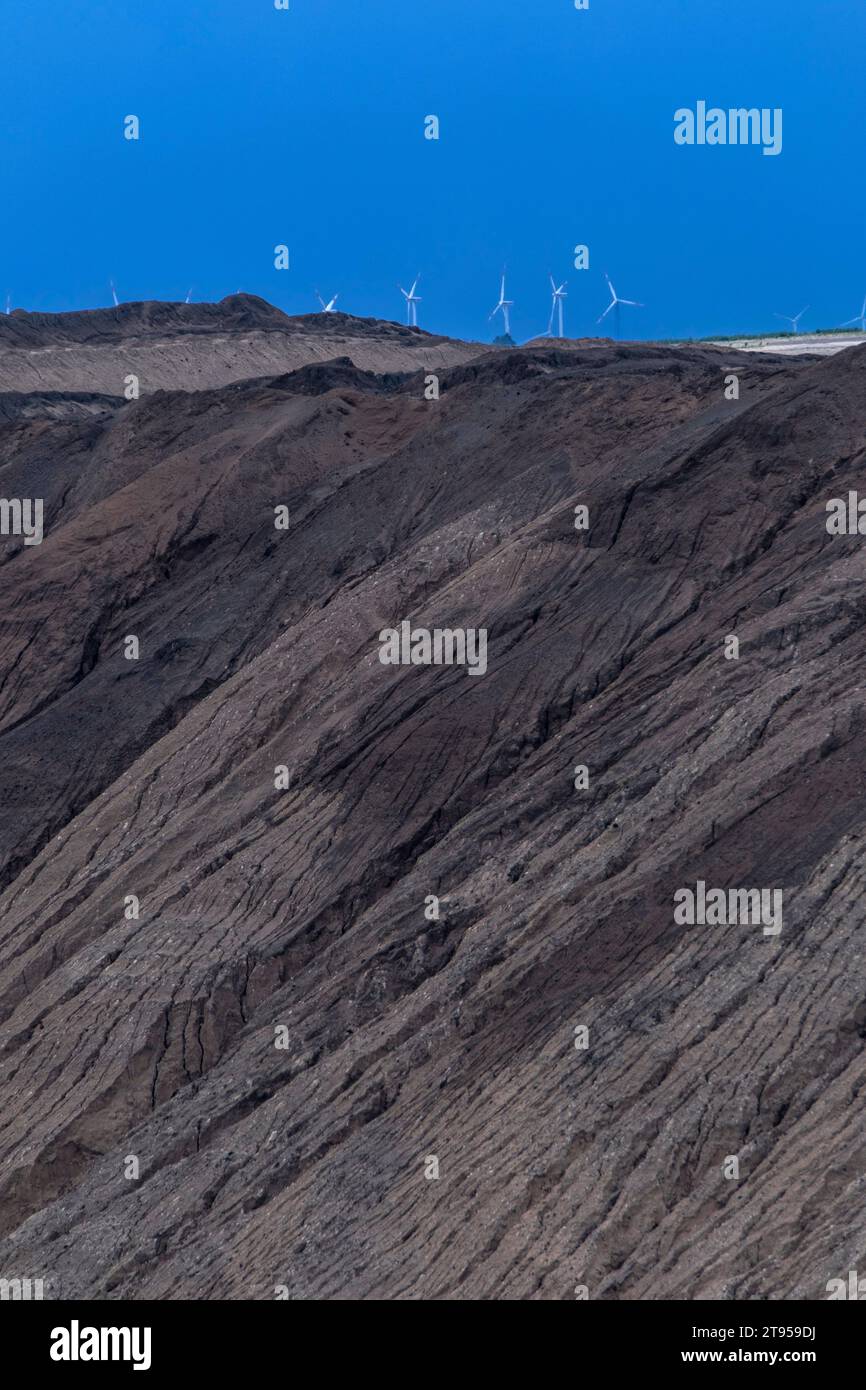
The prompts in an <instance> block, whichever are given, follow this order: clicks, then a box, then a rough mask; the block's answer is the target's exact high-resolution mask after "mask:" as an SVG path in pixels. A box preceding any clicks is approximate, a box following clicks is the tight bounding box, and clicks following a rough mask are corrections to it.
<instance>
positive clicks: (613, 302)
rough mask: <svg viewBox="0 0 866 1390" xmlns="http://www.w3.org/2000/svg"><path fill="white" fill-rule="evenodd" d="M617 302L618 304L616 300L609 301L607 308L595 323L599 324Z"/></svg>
mask: <svg viewBox="0 0 866 1390" xmlns="http://www.w3.org/2000/svg"><path fill="white" fill-rule="evenodd" d="M617 302H618V301H617V300H615V299H612V300H611V301H610V303H609V304H608V306H607V308H606V309H605V311H604V313H603V314H602V315H601V316H600V317H599V318H597V319H596V323H601V320H602V319H606V318H607V316H608V314H609V313H610V311H611V309H612V308H613V306H614V305H615V304H616V303H617Z"/></svg>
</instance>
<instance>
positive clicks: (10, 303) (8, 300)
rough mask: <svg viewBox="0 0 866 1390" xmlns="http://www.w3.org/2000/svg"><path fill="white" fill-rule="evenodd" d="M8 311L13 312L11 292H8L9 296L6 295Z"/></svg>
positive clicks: (8, 312)
mask: <svg viewBox="0 0 866 1390" xmlns="http://www.w3.org/2000/svg"><path fill="white" fill-rule="evenodd" d="M6 312H7V314H11V313H12V296H11V294H7V296H6Z"/></svg>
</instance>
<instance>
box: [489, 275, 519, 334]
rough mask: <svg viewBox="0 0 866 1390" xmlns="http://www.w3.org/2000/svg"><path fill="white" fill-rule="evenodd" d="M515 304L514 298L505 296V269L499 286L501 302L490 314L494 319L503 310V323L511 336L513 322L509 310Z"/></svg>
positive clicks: (490, 317)
mask: <svg viewBox="0 0 866 1390" xmlns="http://www.w3.org/2000/svg"><path fill="white" fill-rule="evenodd" d="M513 305H514V300H513V299H506V298H505V271H504V270H503V272H502V283H501V284H500V286H499V303H498V304H496V305H495V306H494V308H493V309H491V311H490V315H489V319H492V318H493V317H494V315H496V314H498V313H499V311H500V310H501V311H502V321H503V323H504V324H505V332H506V333H507V334H508V336H509V338H510V337H511V323H510V321H509V317H508V310H509V309H511V308H512V307H513ZM489 319H488V322H489Z"/></svg>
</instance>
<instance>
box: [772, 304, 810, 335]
mask: <svg viewBox="0 0 866 1390" xmlns="http://www.w3.org/2000/svg"><path fill="white" fill-rule="evenodd" d="M808 308H809V305H808V304H807V305H806V309H808ZM806 309H801V310H800V312H799V314H795V315H794V317H793V318H792V317H791V315H790V314H774V315H773V318H774V319H784V320H785V322H786V323H789V324H790V325H791V332H792V333H799V332H800V330H799V328H798V327H797V325H798V323H799V322H800V319H801V318H802V317H803V315H804V314H805V312H806Z"/></svg>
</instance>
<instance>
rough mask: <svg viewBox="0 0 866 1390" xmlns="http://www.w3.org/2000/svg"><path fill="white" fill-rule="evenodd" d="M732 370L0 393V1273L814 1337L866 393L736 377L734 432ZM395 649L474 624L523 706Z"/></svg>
mask: <svg viewBox="0 0 866 1390" xmlns="http://www.w3.org/2000/svg"><path fill="white" fill-rule="evenodd" d="M373 336H374V337H375V335H373ZM388 350H389V349H388ZM379 351H382V352H383V353H384V352H385V351H386V348H385V347H381V348H380V347H379V346H375V345H373V346H371V352H373V353H377V352H379ZM69 356H70V358H72V357H73V356H74V354H72V353H70V354H69ZM340 356H343V357H346V356H348V354H346V353H341V354H340ZM732 360H736V355H735V354H733V355H732V354H731V353H730V352H729V351H726V352H724V353H722V352H719V351H716V350H713V349H711V348H707V349H686V348H682V349H676V348H669V347H653V346H636V345H631V346H626V347H616V346H614V345H595V346H593V347H588V348H586V349H574V348H571V349H569V350H561V349H559V348H549V347H532V348H528V349H525V350H513V351H502V352H490V353H487V354H485V355H484V356H482V357H479V358H477V359H476V360H473V361H469V362H466V363H463V364H458V365H455V366H452V367H450V368H448V369H445V370H443V373H442V394H441V398H440V400H438V401H428V400H426V399H425V398H424V381H423V373H422V372H420V371H419V370H418V369H417V364H416V363H415V360H414V358H412V356H411V353H410V356H409V358H408V360H407V359H405V358H404V359H403V362H402V366H395V367H393V368H389V370H390V371H391V372H392V374H391V375H385V376H383V375H382V374H381V373H379V374H375V373H373V372H366V371H364V370H359V366H358V364H357V363H353V362H351V361H342V362H340V361H337V362H328V363H324V364H318V363H313V364H311V365H310V364H308V365H303V366H301V367H299V369H298V370H295V371H290V372H287V373H283V374H280V375H279V376H273V377H270V378H265V379H257V380H250V381H244V382H241V383H239V384H236V385H232V386H226V385H220V386H219V387H215V388H212V389H207V390H201V391H190V390H187V389H184V390H174V391H167V390H161V391H158V392H156V393H154V394H153V395H150V396H147V397H144V398H142V399H141V400H140V401H138V402H131V403H123V402H116V401H115V402H112V401H110V400H108V401H106V400H104V399H102V398H101V397H98V394H97V398H95V399H93V398H84V399H83V398H78V399H71V398H70V399H69V400H68V401H67V402H66V403H65V404H64V402H63V399H62V398H55V397H50V396H47V397H45V398H44V400H41V401H40V400H38V399H37V398H35V397H34V398H33V400H32V402H31V404H30V406H29V407H27V408H25V406H24V405H23V404H22V403H21V402H20V401H19V402H16V401H14V400H11V399H10V402H9V403H8V409H7V414H6V415H5V416H2V415H0V490H2V492H3V495H4V496H19V495H31V494H32V492H33V489H34V488H35V487H36V486H37V485H38V487H39V488H41V489H42V490H43V491H42V492H41V493H40V494H37V495H43V496H44V497H45V499H46V523H45V524H46V534H45V540H44V542H43V544H42V545H41V546H33V547H23V546H22V545H21V543H20V540H15V539H13V538H8V539H5V540H4V541H3V542H2V544H3V546H4V547H5V550H4V563H3V564H2V566H0V574H2V577H3V581H4V593H5V596H6V602H5V604H4V608H3V616H2V622H0V671H2V685H0V756H2V766H3V783H4V795H3V799H2V803H0V844H2V849H3V854H4V863H5V878H4V882H5V888H4V891H3V892H2V896H0V1049H2V1051H0V1057H2V1069H0V1273H5V1272H7V1271H11V1272H15V1273H17V1274H18V1275H19V1276H22V1277H23V1276H26V1275H30V1276H31V1277H43V1278H45V1279H47V1280H48V1288H49V1291H50V1292H51V1294H52V1295H53V1296H64V1297H84V1298H105V1297H108V1298H117V1297H123V1298H154V1297H159V1298H241V1299H269V1298H273V1297H274V1294H275V1290H276V1289H277V1288H278V1287H280V1286H285V1287H286V1288H287V1289H288V1291H289V1294H290V1296H291V1297H293V1298H312V1297H329V1298H335V1297H336V1298H348V1297H356V1298H410V1299H418V1298H427V1299H429V1298H454V1299H555V1300H558V1299H567V1298H570V1297H573V1294H574V1289H575V1287H576V1286H577V1285H579V1284H580V1285H586V1286H587V1288H588V1289H589V1293H590V1296H591V1297H593V1298H624V1299H634V1298H644V1299H657V1298H682V1299H701V1298H708V1297H729V1298H737V1299H756V1298H771V1299H785V1298H789V1297H793V1296H806V1297H814V1298H818V1297H823V1296H824V1288H825V1284H826V1281H827V1279H828V1278H830V1277H835V1276H837V1275H844V1274H845V1272H846V1271H847V1270H848V1269H849V1268H856V1267H857V1261H858V1259H859V1260H860V1261H861V1263H862V1252H863V1249H864V1243H866V1207H864V1203H863V1200H862V1187H863V1177H862V1174H863V1167H864V1159H866V1140H864V1133H863V1125H862V1114H861V1111H862V1107H861V1102H860V1095H861V1092H862V1089H863V1087H864V1085H866V980H864V974H863V948H862V940H863V929H864V917H866V908H864V901H866V899H864V892H863V889H864V870H863V862H864V849H866V781H864V776H863V769H862V747H863V733H864V727H866V717H864V705H866V694H864V682H863V670H864V662H866V600H864V585H863V581H864V552H863V544H864V542H863V539H862V538H861V537H858V536H851V537H830V536H828V534H827V531H826V528H825V512H824V506H825V502H826V500H827V499H828V498H829V497H831V496H846V495H847V490H848V489H849V488H856V487H857V485H858V483H861V482H862V478H863V461H864V444H866V439H864V428H863V420H864V418H866V351H863V350H855V351H852V352H850V353H846V354H843V355H841V356H839V357H836V358H832V359H827V360H823V361H820V362H809V361H803V360H799V361H792V360H784V361H779V360H775V359H771V358H756V357H750V358H748V359H746V358H742V359H740V360H741V361H742V363H743V367H742V374H741V395H740V399H739V400H736V401H729V400H727V399H725V396H724V390H723V386H724V375H725V373H724V370H723V369H724V368H725V367H727V366H728V365H729V364H730V362H731V361H732ZM186 384H187V383H184V385H186ZM43 389H44V390H46V391H47V390H48V387H47V386H43V387H41V388H40V390H43ZM57 389H58V386H57V383H56V382H54V384H53V385H52V386H51V390H52V391H57ZM89 389H91V390H93V391H94V392H97V393H98V389H104V388H97V387H95V386H91V388H89ZM78 390H79V391H84V388H83V387H79V388H78ZM110 394H111V393H109V395H110ZM61 395H62V393H61ZM28 488H29V489H30V492H28V491H27V489H28ZM279 505H286V506H288V507H289V513H290V526H289V529H288V530H287V531H279V530H277V529H276V528H275V526H274V508H275V507H276V506H279ZM581 505H586V506H588V507H589V516H590V524H589V529H588V530H587V531H581V530H577V529H575V524H574V521H575V508H576V507H579V506H581ZM403 619H410V620H411V621H412V623H413V624H414V625H415V626H425V627H428V628H433V627H448V628H457V627H473V628H485V629H486V630H487V632H488V669H487V672H486V674H484V675H481V676H470V675H469V674H468V673H467V671H466V670H465V669H462V668H460V667H457V666H450V667H448V666H406V667H391V666H384V665H382V663H381V662H380V661H379V658H378V653H379V641H378V635H379V632H380V630H381V629H384V628H386V627H392V626H395V627H396V626H399V624H400V622H401V620H403ZM731 634H736V635H737V637H738V638H739V642H740V656H739V660H730V661H728V660H725V658H724V646H725V639H726V637H728V636H729V635H731ZM129 635H135V636H137V637H138V639H139V643H140V656H139V659H138V660H137V661H129V660H126V659H125V658H124V654H123V652H124V640H125V638H126V637H127V636H129ZM577 765H585V766H586V767H587V768H588V769H589V788H588V789H587V790H576V789H575V786H574V780H575V774H574V769H575V767H576V766H577ZM282 766H285V767H287V768H288V769H289V772H290V785H289V787H288V789H278V788H277V787H276V786H275V769H276V768H278V767H282ZM697 879H703V880H705V881H706V882H707V884H708V885H712V886H719V887H724V888H727V887H730V886H736V887H772V888H778V889H782V890H783V892H784V926H783V929H782V932H781V934H780V935H779V936H778V937H771V936H767V935H765V934H764V933H763V932H762V930H761V928H760V926H754V925H743V926H739V925H737V926H691V927H685V926H679V925H676V924H675V922H674V919H673V895H674V893H675V891H676V890H677V889H678V888H681V887H683V886H690V885H694V884H695V882H696V880H697ZM133 895H134V897H135V898H136V899H137V900H138V904H139V914H138V916H137V917H135V916H129V915H127V914H128V912H129V911H130V910H131V909H130V905H129V899H130V897H131V896H133ZM431 896H435V897H436V898H438V899H439V904H440V911H439V916H438V918H436V917H435V916H432V917H431V908H430V900H431ZM425 907H426V908H427V913H426V915H425ZM579 1027H586V1028H588V1030H589V1035H588V1042H589V1045H588V1047H587V1048H585V1049H578V1048H576V1047H575V1030H576V1029H577V1028H579ZM282 1029H285V1030H286V1032H285V1033H282V1032H281V1031H279V1030H282ZM283 1037H285V1038H287V1041H288V1046H287V1047H286V1048H278V1047H276V1046H275V1040H279V1039H281V1038H283ZM130 1156H135V1157H136V1158H137V1159H138V1161H139V1165H140V1175H139V1177H138V1178H137V1179H135V1178H129V1177H127V1176H125V1172H126V1171H128V1168H129V1158H130ZM730 1156H736V1157H737V1159H738V1161H739V1170H740V1171H739V1177H738V1178H737V1179H735V1180H730V1179H727V1178H726V1177H725V1176H724V1173H723V1166H724V1165H725V1163H726V1161H727V1160H728V1159H729V1157H730ZM433 1159H436V1160H437V1162H438V1174H439V1176H438V1178H436V1177H430V1176H427V1174H429V1173H431V1172H433V1171H434V1170H435V1165H434V1164H433V1163H432V1160H433Z"/></svg>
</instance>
